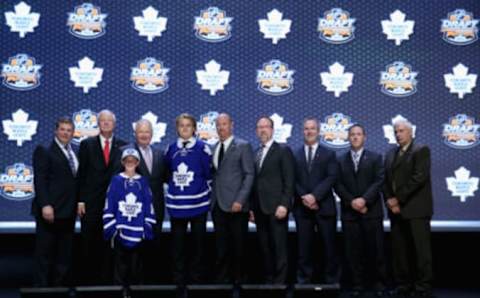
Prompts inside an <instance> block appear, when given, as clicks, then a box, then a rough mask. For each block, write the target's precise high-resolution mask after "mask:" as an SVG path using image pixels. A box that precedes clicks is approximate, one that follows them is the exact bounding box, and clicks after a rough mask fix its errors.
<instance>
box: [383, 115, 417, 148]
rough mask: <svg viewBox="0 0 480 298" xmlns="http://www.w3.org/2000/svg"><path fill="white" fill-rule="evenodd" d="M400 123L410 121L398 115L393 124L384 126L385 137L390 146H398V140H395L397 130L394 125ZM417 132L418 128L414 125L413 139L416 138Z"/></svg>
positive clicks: (393, 119)
mask: <svg viewBox="0 0 480 298" xmlns="http://www.w3.org/2000/svg"><path fill="white" fill-rule="evenodd" d="M399 121H408V120H407V118H405V117H403V116H402V115H397V116H395V117H393V118H392V122H391V124H386V125H384V126H383V135H384V136H385V138H386V139H387V140H388V143H389V144H397V138H395V129H394V127H393V125H394V124H395V123H397V122H399ZM416 131H417V126H416V125H412V137H413V138H415V132H416Z"/></svg>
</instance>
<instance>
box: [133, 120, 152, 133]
mask: <svg viewBox="0 0 480 298" xmlns="http://www.w3.org/2000/svg"><path fill="white" fill-rule="evenodd" d="M142 125H145V126H147V127H148V129H150V132H151V133H153V126H152V122H150V120H148V119H144V118H142V119H140V120H138V121H137V122H135V132H137V128H138V127H140V126H142Z"/></svg>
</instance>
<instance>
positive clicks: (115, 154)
mask: <svg viewBox="0 0 480 298" xmlns="http://www.w3.org/2000/svg"><path fill="white" fill-rule="evenodd" d="M98 124H99V128H100V134H99V135H98V136H96V137H91V138H88V139H86V140H83V141H82V142H81V143H80V150H79V160H80V166H79V169H78V207H77V213H78V215H79V217H80V218H81V221H82V227H81V236H82V245H83V263H82V265H83V266H84V271H83V274H84V277H85V283H86V284H108V283H111V274H112V268H111V265H112V264H111V253H110V250H109V244H108V243H106V242H105V241H104V240H103V222H102V215H103V208H104V207H105V198H106V192H107V188H108V185H109V184H110V180H111V179H112V176H113V175H114V174H116V173H118V172H119V171H120V168H121V165H120V156H121V151H120V147H122V146H124V145H125V144H126V143H125V142H124V141H123V140H120V139H118V138H116V137H115V136H114V135H113V131H114V129H115V115H114V114H113V113H112V112H111V111H109V110H103V111H101V112H100V113H99V114H98Z"/></svg>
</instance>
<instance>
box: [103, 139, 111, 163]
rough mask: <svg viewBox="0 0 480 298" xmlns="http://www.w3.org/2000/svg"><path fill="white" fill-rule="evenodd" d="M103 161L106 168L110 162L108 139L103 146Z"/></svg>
mask: <svg viewBox="0 0 480 298" xmlns="http://www.w3.org/2000/svg"><path fill="white" fill-rule="evenodd" d="M103 159H104V160H105V165H106V166H108V162H109V161H110V142H109V141H108V139H105V146H104V147H103Z"/></svg>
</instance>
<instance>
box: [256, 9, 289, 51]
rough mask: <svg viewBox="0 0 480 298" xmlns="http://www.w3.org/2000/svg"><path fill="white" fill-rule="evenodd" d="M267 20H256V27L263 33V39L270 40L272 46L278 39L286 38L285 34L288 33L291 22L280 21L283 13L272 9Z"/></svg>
mask: <svg viewBox="0 0 480 298" xmlns="http://www.w3.org/2000/svg"><path fill="white" fill-rule="evenodd" d="M267 16H268V20H266V19H261V20H258V26H259V27H260V32H262V33H263V38H265V39H271V40H272V43H273V44H277V43H278V41H279V40H280V39H285V38H287V34H288V33H289V32H290V26H291V25H292V20H288V19H285V20H282V17H283V13H281V12H280V11H278V10H277V9H273V10H272V11H270V12H269V13H268V14H267Z"/></svg>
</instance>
